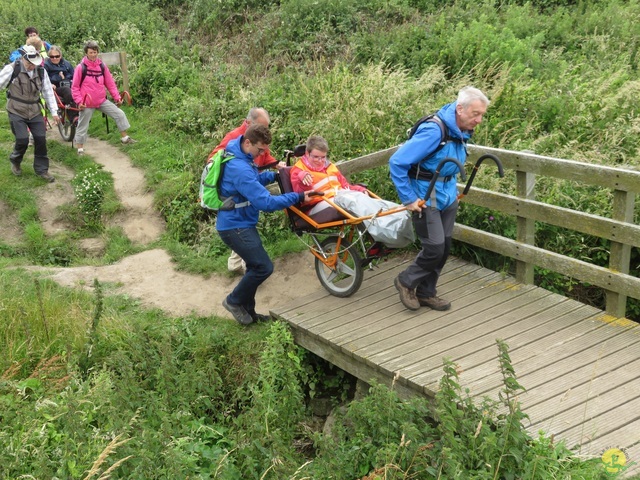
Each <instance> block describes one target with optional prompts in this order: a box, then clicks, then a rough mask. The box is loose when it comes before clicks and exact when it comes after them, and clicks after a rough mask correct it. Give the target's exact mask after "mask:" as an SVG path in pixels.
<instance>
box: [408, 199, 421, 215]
mask: <svg viewBox="0 0 640 480" xmlns="http://www.w3.org/2000/svg"><path fill="white" fill-rule="evenodd" d="M423 206H424V200H420V199H418V200H416V201H415V202H413V203H410V204H409V205H407V210H409V211H410V212H418V213H420V212H421V211H422V207H423Z"/></svg>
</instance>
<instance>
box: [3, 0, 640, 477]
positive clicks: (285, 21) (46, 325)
mask: <svg viewBox="0 0 640 480" xmlns="http://www.w3.org/2000/svg"><path fill="white" fill-rule="evenodd" d="M92 1H93V0H92ZM23 3H24V1H23V0H19V1H18V2H16V3H15V5H14V4H12V5H10V6H8V7H7V8H6V9H3V10H2V13H0V17H2V19H3V20H5V22H4V24H6V27H7V28H4V29H3V30H2V32H0V39H2V42H0V43H2V44H6V45H14V44H15V45H17V44H18V43H19V42H20V41H22V33H21V31H22V29H23V25H25V24H26V23H36V24H38V25H39V27H41V29H42V30H43V31H44V32H46V34H45V35H44V38H45V39H48V40H55V41H56V42H58V43H61V44H62V45H63V46H64V47H65V48H67V49H68V52H69V58H72V59H73V60H78V59H79V58H80V54H79V52H80V50H81V49H80V46H81V45H82V42H83V41H84V40H86V39H87V38H89V37H93V38H97V39H98V40H99V41H100V42H102V45H104V46H105V49H106V50H126V51H127V53H128V55H129V60H130V65H129V66H130V74H131V81H132V87H133V88H132V90H133V91H132V93H133V95H134V105H135V106H134V107H125V109H126V111H127V115H128V116H129V119H130V121H131V124H132V128H131V129H130V131H129V133H130V134H131V135H132V136H133V137H134V138H136V139H138V140H139V143H138V144H135V145H132V146H128V147H125V148H126V152H127V154H128V155H129V156H130V157H131V158H132V161H133V162H134V164H135V165H136V166H138V167H140V168H142V169H143V170H144V171H145V175H146V179H147V183H148V185H149V188H150V189H152V190H153V191H154V195H155V206H156V208H157V209H158V210H159V211H161V212H162V214H163V216H164V218H165V219H166V220H167V225H168V231H167V234H166V236H164V237H163V238H162V239H161V240H160V241H159V242H158V245H159V246H161V247H164V248H166V249H168V250H169V251H170V252H171V254H172V256H173V257H174V258H175V259H176V260H177V262H178V264H179V266H180V268H183V269H186V270H189V271H191V272H196V273H199V274H203V275H206V274H209V273H212V272H220V271H224V270H225V264H226V254H227V252H228V250H227V249H226V247H224V246H223V245H222V244H221V242H220V241H219V238H218V237H217V235H216V234H215V231H214V228H213V224H212V220H211V219H207V218H205V217H204V215H203V214H202V212H201V211H200V209H199V208H198V207H197V205H196V204H195V197H196V185H197V179H198V178H199V173H200V170H201V168H202V164H203V160H204V158H206V155H207V153H208V152H209V151H210V149H211V147H213V145H214V144H215V143H216V141H217V140H218V139H219V138H221V137H222V135H223V134H224V133H226V132H227V131H228V130H229V129H231V128H232V127H234V126H235V125H237V124H238V123H239V122H240V120H241V119H242V118H243V117H244V115H245V114H246V111H247V110H248V108H249V107H251V106H254V105H262V106H265V107H266V108H267V109H268V110H269V111H270V112H271V114H272V124H273V127H274V132H275V133H276V136H275V141H274V151H281V150H282V149H283V148H290V147H291V146H293V145H295V144H297V143H299V142H300V141H301V140H302V139H304V138H306V136H308V135H309V134H311V133H321V134H323V135H324V136H325V137H327V138H328V139H329V141H330V144H331V146H332V152H331V153H332V156H333V158H334V159H335V160H337V159H343V158H350V157H355V156H358V155H361V154H364V153H369V152H371V151H375V150H378V149H381V148H386V147H389V146H390V145H393V144H396V143H398V142H400V141H402V140H403V139H404V132H405V130H406V128H407V127H408V126H410V125H411V124H412V123H413V121H414V120H415V119H416V118H419V117H420V116H422V115H423V114H424V113H425V112H428V111H432V110H434V109H435V108H436V107H438V106H439V105H441V104H442V103H445V102H447V101H450V100H451V99H452V98H453V96H454V95H455V92H456V91H457V89H458V88H459V87H460V86H462V85H465V84H467V83H474V84H476V85H477V86H479V87H481V88H483V89H485V90H486V91H487V92H489V93H490V95H491V98H492V107H491V109H490V114H489V115H488V117H487V119H486V122H485V123H484V124H483V126H482V127H481V128H480V129H479V130H478V132H476V134H477V135H476V136H475V139H476V141H477V142H478V143H481V144H488V145H492V146H497V147H504V148H511V149H534V150H535V151H536V152H537V153H541V154H552V155H553V156H558V157H564V158H574V159H577V160H582V161H589V162H601V163H605V164H609V165H624V166H629V167H630V168H635V167H634V166H637V152H638V149H637V145H636V144H635V142H634V140H633V139H634V138H635V137H634V135H633V133H634V132H637V130H638V125H637V124H638V122H637V111H638V108H637V107H638V103H637V102H638V100H637V99H638V98H640V97H639V96H638V95H637V93H638V82H637V42H634V41H633V39H634V38H637V22H635V23H634V22H633V19H634V18H635V17H636V16H637V5H635V4H631V3H628V2H618V1H614V2H606V3H602V2H590V1H588V2H582V3H580V5H577V6H576V8H575V9H572V6H567V5H565V3H566V2H553V1H550V2H548V1H544V2H540V1H538V2H532V3H530V4H527V5H520V4H519V3H518V2H507V3H504V4H501V6H500V8H499V9H498V8H494V6H493V5H489V4H488V3H486V2H480V3H477V2H476V3H472V2H453V3H452V4H451V5H446V6H439V7H438V10H437V11H434V6H433V5H432V4H431V3H429V2H423V1H420V0H418V1H412V2H404V1H402V0H400V1H398V2H380V1H376V0H374V1H371V2H365V3H366V5H362V6H359V5H356V3H354V2H352V1H348V2H342V3H340V2H338V3H336V2H324V3H323V2H320V3H318V2H311V1H307V0H291V1H289V2H285V3H286V5H285V4H284V3H282V2H267V3H263V4H261V5H260V6H258V5H257V4H255V2H253V0H238V1H234V2H230V3H229V4H228V5H227V4H225V3H224V2H222V3H220V4H219V5H218V6H215V7H211V5H208V4H206V2H203V1H197V2H195V3H194V5H189V4H188V2H184V1H181V0H175V1H172V0H154V1H152V2H150V3H149V4H145V3H144V2H142V3H139V4H136V5H135V8H133V7H132V6H131V5H129V4H125V3H124V2H122V1H121V0H107V1H106V2H105V1H102V2H97V3H100V5H98V4H97V3H96V4H95V5H94V4H93V3H92V4H91V5H90V7H91V8H89V10H90V11H92V12H94V13H95V12H99V14H100V16H101V18H102V20H103V21H102V22H99V23H96V24H95V25H93V24H92V25H89V26H88V24H87V22H86V21H82V19H83V18H85V16H86V9H87V8H88V7H87V4H85V3H83V4H82V5H80V4H78V5H76V6H74V5H66V4H65V5H64V10H65V12H66V15H65V19H64V21H62V22H61V21H60V19H58V18H54V17H52V16H51V15H50V14H49V11H50V8H35V9H34V8H31V7H33V5H30V6H29V7H27V6H26V4H24V5H23ZM281 3H282V5H281ZM232 4H233V5H232ZM150 6H151V7H153V11H150ZM280 6H282V7H283V8H281V9H280V8H279V7H280ZM48 7H50V5H49V6H48ZM356 7H358V8H356ZM441 7H442V8H441ZM556 7H558V8H556ZM212 8H213V9H214V11H212V10H211V9H212ZM54 10H55V8H54ZM25 12H29V17H28V18H27V17H25V15H26V13H25ZM108 12H112V13H111V14H109V13H108ZM160 12H163V13H164V14H165V15H168V16H170V15H176V16H175V17H171V18H169V20H170V22H166V21H165V20H164V19H162V18H161V17H160ZM238 12H240V13H241V14H238ZM301 12H302V14H304V15H305V16H306V17H305V18H304V19H302V18H301V17H300V16H299V15H301ZM216 13H219V15H217V14H216ZM123 15H124V16H126V18H124V17H123ZM609 18H618V19H621V20H620V21H619V22H614V23H611V22H609V20H608V19H609ZM309 19H312V20H313V21H308V20H309ZM318 19H321V21H320V20H319V21H316V20H318ZM325 19H326V21H325ZM221 22H222V23H221ZM169 25H173V26H175V27H177V28H179V29H181V30H180V32H179V33H177V32H176V31H171V30H170V29H169ZM376 25H384V27H385V29H386V30H385V31H384V32H380V31H379V29H377V28H374V26H376ZM194 34H195V35H194ZM229 52H232V54H229ZM263 60H264V61H263ZM247 65H249V66H247ZM0 105H4V103H3V100H0ZM112 127H113V124H112ZM630 133H631V134H630ZM53 134H54V135H56V133H55V132H54V133H53ZM90 134H91V135H92V136H94V137H97V138H101V139H103V140H106V141H108V142H110V143H112V144H113V145H116V146H118V148H121V147H120V145H119V136H118V134H117V132H114V131H113V130H111V133H109V134H107V132H106V129H105V126H104V121H103V120H102V119H101V118H100V116H99V115H96V116H94V120H93V122H92V125H91V129H90ZM12 140H13V138H12V135H11V133H10V131H9V127H8V124H7V119H6V116H4V115H1V116H0V155H4V156H5V158H6V156H8V154H9V152H10V150H11V144H12ZM49 148H50V154H51V157H52V160H53V161H55V162H60V163H61V164H63V165H65V166H67V167H68V168H70V169H72V170H73V171H74V172H75V173H79V172H81V171H83V170H86V169H88V168H91V167H92V166H93V161H92V159H91V158H89V157H84V158H78V157H77V156H76V155H75V153H74V152H73V150H72V149H71V148H70V146H69V145H60V144H58V143H57V142H49ZM29 163H30V161H26V162H25V164H24V165H25V169H24V170H25V175H24V176H23V178H21V179H20V180H17V179H15V178H13V177H12V176H11V175H10V174H9V173H8V169H7V168H6V167H7V165H6V164H5V167H3V168H4V169H3V170H2V172H0V199H2V201H3V203H4V204H6V205H8V208H9V209H10V210H11V211H12V212H13V214H14V215H15V218H16V219H17V222H18V224H19V225H20V228H21V229H22V232H23V238H22V239H21V241H19V242H18V244H17V245H7V244H4V243H0V267H2V270H0V287H1V288H0V351H2V352H3V354H4V355H3V356H2V358H0V411H2V417H1V418H0V444H1V445H2V447H3V448H1V449H0V465H2V473H0V476H3V478H16V477H19V476H28V475H31V476H33V477H36V478H54V477H58V478H106V477H107V476H108V475H111V476H112V478H128V479H136V478H144V479H147V478H184V477H186V476H189V477H191V478H229V479H235V478H265V479H266V478H329V477H331V476H332V477H334V478H349V479H351V478H371V479H373V478H386V479H391V478H429V479H431V478H443V479H444V478H478V479H479V478H505V479H506V478H512V477H514V476H516V475H518V476H519V477H520V478H527V479H529V478H531V479H538V478H540V479H546V478H549V479H551V478H581V479H582V478H594V479H596V478H598V479H599V478H607V475H606V474H605V473H604V472H603V471H602V466H601V464H600V463H601V462H600V460H599V459H597V458H596V459H592V460H589V461H586V462H582V461H580V459H577V458H575V457H573V456H571V455H570V454H569V452H568V451H567V450H566V448H565V447H564V446H563V445H561V444H557V443H554V442H552V441H551V440H550V439H548V438H545V437H543V436H540V437H538V438H530V437H529V436H528V434H527V433H526V432H525V431H523V429H522V425H521V423H522V422H521V419H522V414H523V412H521V410H520V408H519V406H518V405H517V403H514V401H513V400H514V397H513V395H512V394H514V393H516V392H515V391H513V390H511V391H507V393H508V395H507V397H508V400H507V404H506V405H505V404H503V405H502V407H504V408H505V409H506V410H505V411H507V412H508V414H506V415H503V416H501V415H502V411H496V410H495V408H496V406H495V404H494V403H492V402H490V401H488V400H482V401H481V402H483V403H481V404H480V405H477V404H476V403H475V402H474V401H472V400H471V399H470V398H469V397H468V396H467V395H466V393H465V392H463V391H461V389H460V388H459V381H458V379H457V372H456V370H455V368H454V367H453V366H452V365H451V364H449V363H445V365H444V373H445V381H444V383H442V384H441V394H440V398H439V400H438V401H439V403H438V404H437V406H436V407H435V410H434V409H433V408H432V406H430V405H427V404H426V403H425V402H422V401H420V400H414V401H410V402H405V401H401V400H399V399H398V398H397V396H396V395H395V393H394V392H393V390H389V389H386V388H385V387H382V386H379V385H374V386H373V388H372V390H371V392H370V395H369V396H368V397H366V398H365V399H363V400H362V401H359V402H352V403H351V404H350V406H349V407H345V408H344V410H343V411H342V413H340V412H339V413H338V418H339V419H340V420H343V421H342V422H341V421H339V422H338V423H337V424H336V427H335V430H334V432H333V433H332V435H331V436H328V435H323V434H321V433H319V432H316V431H314V429H313V428H312V427H311V425H312V423H313V419H311V418H310V417H309V416H308V415H307V412H306V411H305V410H304V409H305V401H306V396H308V395H310V393H309V392H312V391H316V390H321V389H320V388H318V385H319V384H321V383H322V382H327V381H328V380H327V375H326V371H327V370H329V369H330V367H327V366H324V367H323V366H322V362H321V361H319V360H318V359H314V358H313V356H311V355H310V354H308V353H305V352H304V351H302V350H300V349H298V348H297V347H295V346H294V345H293V342H292V339H291V337H290V334H289V333H288V332H287V330H286V329H285V328H284V326H283V325H280V324H275V325H258V326H256V328H251V329H242V328H240V327H239V326H238V325H237V324H235V322H232V321H227V320H221V319H217V318H213V317H193V316H187V317H182V318H170V317H167V316H166V315H164V314H163V313H162V312H159V311H157V310H145V309H142V308H140V305H139V303H138V301H136V300H133V299H131V298H127V297H123V296H115V295H113V290H114V288H115V285H99V286H98V285H94V287H93V293H88V292H85V291H80V290H69V289H65V288H62V287H59V286H58V285H56V284H55V283H53V282H51V281H49V280H45V279H42V278H40V277H39V276H38V274H36V273H29V272H26V271H22V270H19V269H18V270H14V269H9V268H7V267H16V266H18V267H19V266H24V265H29V264H34V263H36V264H42V265H80V264H104V263H111V262H114V261H117V260H119V259H121V258H123V257H124V256H127V255H130V254H132V253H135V252H137V251H139V249H140V248H141V247H138V246H135V245H133V244H132V243H131V242H130V241H129V240H128V239H127V238H126V236H125V235H124V233H123V231H122V229H119V228H89V227H87V226H86V225H84V224H83V219H82V217H81V215H80V213H79V211H78V209H77V208H76V207H75V206H74V205H73V203H71V204H69V205H65V206H63V207H62V209H61V211H60V214H61V215H62V217H63V218H64V220H65V221H67V222H69V223H70V224H71V225H73V226H74V228H73V229H72V230H73V231H71V232H67V233H61V234H56V235H49V234H47V233H46V231H45V229H44V228H43V225H42V223H41V220H40V218H39V215H38V202H37V196H38V195H39V194H40V193H41V192H42V191H43V189H44V184H43V183H42V182H41V181H39V180H38V179H36V178H34V177H33V176H32V175H31V174H32V172H31V171H30V170H31V167H29ZM387 175H388V173H387V172H386V171H385V169H380V171H379V172H378V171H376V172H373V173H371V174H370V175H362V176H363V177H368V178H365V179H366V180H367V181H368V182H369V183H372V184H375V185H376V186H379V188H380V190H379V193H381V194H383V196H388V195H392V194H393V193H392V189H391V188H390V185H389V182H388V177H387ZM479 180H481V179H480V178H479ZM488 181H491V179H489V180H488ZM480 184H481V183H478V185H480ZM111 185H112V183H110V184H109V188H108V190H107V193H106V195H105V200H104V203H103V208H104V216H105V218H108V217H109V216H112V215H114V214H116V213H117V212H119V211H120V210H121V208H122V207H121V205H120V204H119V202H118V201H117V199H116V197H115V194H114V192H113V189H112V186H111ZM385 187H386V188H387V190H385ZM489 188H492V189H498V188H502V185H501V184H499V185H496V184H495V182H494V183H493V184H491V186H490V187H489ZM376 190H378V188H376ZM577 190H578V187H575V186H568V187H562V189H559V188H557V187H556V185H550V186H549V188H548V192H549V194H550V195H556V196H557V197H558V198H566V199H571V201H573V202H576V203H579V204H580V205H581V208H585V209H596V210H599V209H601V208H607V207H608V204H607V199H606V198H604V197H603V196H601V195H599V194H598V193H597V192H588V194H585V193H584V192H578V191H577ZM545 193H546V192H545ZM596 199H597V202H594V200H596ZM541 200H543V199H542V198H541ZM589 211H591V210H589ZM470 215H477V216H478V219H479V220H478V221H479V222H480V223H481V224H482V222H487V216H486V215H485V214H484V213H477V212H471V213H470ZM498 223H499V222H498V221H495V222H492V223H491V224H490V225H489V224H487V226H488V227H491V228H496V229H504V228H507V227H508V224H506V223H504V224H503V223H500V224H499V225H498ZM260 228H261V230H262V231H263V232H264V235H265V239H266V243H267V247H268V249H269V251H270V253H271V254H273V255H280V254H283V253H285V252H289V251H298V250H300V249H303V248H304V247H303V246H302V245H301V243H300V242H299V241H298V239H296V238H294V236H293V235H292V234H290V233H289V232H288V231H287V229H286V226H285V224H284V222H283V219H282V216H281V215H278V214H276V215H270V216H265V217H264V218H263V220H262V221H261V225H260ZM553 233H554V232H549V237H550V238H554V239H556V240H557V238H558V235H554V234H553ZM95 236H99V237H100V238H101V239H102V240H103V241H104V244H105V248H104V252H105V253H104V255H102V256H99V257H97V258H92V257H89V256H87V255H86V254H85V253H84V252H83V251H82V249H80V248H79V247H78V244H79V242H80V240H82V239H84V238H90V237H95ZM581 244H582V242H581V241H579V240H576V239H568V240H567V245H564V247H567V246H568V247H570V248H574V247H575V248H576V250H577V247H579V246H580V245H581ZM560 247H561V248H562V247H563V245H560ZM577 251H578V250H577ZM577 254H578V255H580V252H579V251H578V253H577ZM471 255H479V254H478V253H477V252H474V253H472V254H471ZM98 292H101V293H100V294H99V293H98ZM507 354H508V351H506V349H505V348H504V347H503V348H502V350H499V361H500V364H501V368H502V370H503V372H507V375H505V378H504V380H505V383H508V385H506V388H507V389H509V388H512V389H513V388H514V383H513V382H514V381H515V382H517V379H516V378H515V374H514V373H513V372H511V371H510V370H509V364H510V360H509V359H508V357H507ZM507 380H508V382H507ZM345 383H346V381H345ZM516 390H517V388H516ZM285 392H286V395H284V394H285ZM334 400H335V401H337V397H336V398H334ZM492 409H493V410H492ZM489 410H492V411H494V412H495V413H496V415H488V414H487V413H485V412H487V411H489ZM290 414H291V415H290ZM429 418H438V419H439V420H440V423H439V424H438V425H436V424H435V423H433V422H431V421H429V420H428V419H429ZM300 445H306V448H298V446H300ZM609 478H611V476H609Z"/></svg>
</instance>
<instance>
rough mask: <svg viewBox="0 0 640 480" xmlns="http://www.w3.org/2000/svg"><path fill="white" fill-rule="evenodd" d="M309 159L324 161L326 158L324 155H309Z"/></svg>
mask: <svg viewBox="0 0 640 480" xmlns="http://www.w3.org/2000/svg"><path fill="white" fill-rule="evenodd" d="M309 158H311V160H326V159H327V156H326V155H309Z"/></svg>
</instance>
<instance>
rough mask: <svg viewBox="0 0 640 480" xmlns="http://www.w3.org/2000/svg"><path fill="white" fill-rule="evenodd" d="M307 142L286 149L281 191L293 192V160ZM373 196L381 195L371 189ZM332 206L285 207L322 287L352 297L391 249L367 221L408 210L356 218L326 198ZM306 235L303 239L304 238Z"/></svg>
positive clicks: (399, 209)
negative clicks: (310, 208)
mask: <svg viewBox="0 0 640 480" xmlns="http://www.w3.org/2000/svg"><path fill="white" fill-rule="evenodd" d="M304 147H305V146H304V145H299V146H298V147H296V149H295V150H293V151H287V152H286V154H285V159H286V163H287V166H286V167H283V168H280V169H278V173H279V174H278V185H279V187H280V191H281V192H282V193H287V192H292V191H293V188H292V186H291V177H290V172H291V168H292V167H291V166H290V164H291V159H292V158H295V157H300V156H302V155H303V154H304ZM369 195H370V196H372V197H374V198H379V197H377V196H376V195H375V194H373V193H371V192H369ZM325 201H326V202H327V203H329V204H330V205H331V206H332V207H333V208H327V209H325V210H323V211H321V212H319V213H318V214H315V215H313V216H310V215H308V214H307V213H306V212H305V211H304V210H303V209H302V208H299V207H296V206H293V207H290V208H287V209H286V210H285V212H286V214H287V217H288V220H289V225H290V227H291V229H292V231H293V232H294V233H295V234H296V235H298V236H299V237H300V238H301V239H303V241H305V239H306V238H309V239H310V240H311V242H310V243H307V242H306V241H305V243H306V244H307V246H308V247H309V250H310V251H311V253H312V254H313V256H314V257H315V270H316V275H317V276H318V280H320V283H321V284H322V286H323V287H324V288H325V289H326V290H327V291H328V292H329V293H330V294H331V295H334V296H336V297H349V296H351V295H353V294H354V293H355V292H357V291H358V289H359V288H360V286H361V285H362V280H363V277H364V269H365V268H372V267H373V265H375V264H376V263H377V262H378V261H379V260H380V259H381V258H383V257H385V256H386V255H388V254H389V253H390V252H391V249H389V248H387V247H386V246H385V245H383V244H381V243H380V242H376V241H375V240H374V239H373V238H372V237H371V235H370V234H369V233H368V230H367V226H366V225H365V221H368V220H371V221H375V219H376V218H378V217H383V216H386V215H394V214H398V213H400V212H405V211H406V207H404V206H399V207H397V208H392V209H389V210H383V211H382V210H381V211H379V212H377V213H375V214H373V215H367V216H362V217H357V216H354V215H353V214H351V213H350V212H348V211H346V210H344V209H343V208H341V207H340V206H339V205H337V204H336V203H335V202H333V201H332V200H331V199H325ZM303 237H304V238H303Z"/></svg>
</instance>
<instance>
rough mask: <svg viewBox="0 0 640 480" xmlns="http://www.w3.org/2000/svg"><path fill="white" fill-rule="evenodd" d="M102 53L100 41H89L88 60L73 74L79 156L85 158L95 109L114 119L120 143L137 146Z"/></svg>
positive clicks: (72, 87) (76, 140) (86, 47)
mask: <svg viewBox="0 0 640 480" xmlns="http://www.w3.org/2000/svg"><path fill="white" fill-rule="evenodd" d="M99 52H100V47H99V46H98V42H95V41H93V40H89V41H88V42H87V43H86V44H85V45H84V53H85V57H84V58H83V59H82V61H81V62H80V63H79V64H78V66H77V67H76V69H75V72H74V73H73V84H72V86H71V94H72V95H73V100H74V101H75V102H76V103H77V104H78V109H79V110H80V116H79V117H78V127H77V128H76V136H75V143H76V146H77V147H78V155H84V142H85V141H86V139H87V132H88V130H89V122H91V117H92V116H93V112H94V110H96V109H97V110H100V111H101V112H102V113H104V114H105V115H107V116H109V117H111V118H113V120H114V121H115V122H116V126H117V127H118V130H120V137H121V138H120V141H121V142H122V143H135V140H134V139H133V138H131V137H130V136H129V135H127V129H129V127H130V125H129V121H128V120H127V116H126V115H125V114H124V112H123V111H122V110H120V109H119V108H118V107H117V105H122V97H120V94H119V93H118V88H117V86H116V83H115V82H114V81H113V77H112V76H111V72H110V71H109V68H108V67H107V66H106V65H105V64H103V63H102V60H100V59H99V58H98V53H99ZM83 65H84V66H83ZM83 70H84V74H83ZM105 88H106V90H109V93H110V94H111V97H112V98H113V100H114V101H115V102H116V104H114V103H112V102H110V101H109V100H107V92H106V90H105Z"/></svg>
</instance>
